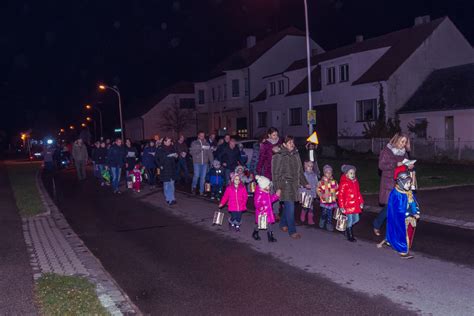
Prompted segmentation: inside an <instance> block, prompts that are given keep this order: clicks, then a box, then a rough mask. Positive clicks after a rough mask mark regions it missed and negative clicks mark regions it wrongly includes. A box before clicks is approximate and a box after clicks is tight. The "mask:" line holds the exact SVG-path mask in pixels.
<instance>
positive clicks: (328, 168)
mask: <svg viewBox="0 0 474 316" xmlns="http://www.w3.org/2000/svg"><path fill="white" fill-rule="evenodd" d="M326 170H327V171H331V172H332V167H331V166H330V165H324V167H323V173H325V172H326Z"/></svg>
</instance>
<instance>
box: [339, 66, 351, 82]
mask: <svg viewBox="0 0 474 316" xmlns="http://www.w3.org/2000/svg"><path fill="white" fill-rule="evenodd" d="M339 80H340V81H341V82H344V81H349V64H344V65H341V66H339Z"/></svg>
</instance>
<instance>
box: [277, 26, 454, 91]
mask: <svg viewBox="0 0 474 316" xmlns="http://www.w3.org/2000/svg"><path fill="white" fill-rule="evenodd" d="M445 19H446V17H443V18H439V19H436V20H433V21H432V22H430V23H426V24H421V25H417V26H413V27H409V28H406V29H403V30H399V31H396V32H392V33H388V34H385V35H382V36H379V37H374V38H370V39H367V40H365V41H362V42H358V43H353V44H351V45H347V46H343V47H340V48H336V49H333V50H330V51H327V52H325V53H322V54H318V55H315V56H313V57H312V58H311V64H312V65H316V64H318V63H320V62H323V61H326V60H331V59H335V58H339V57H342V56H346V55H350V54H355V53H360V52H364V51H368V50H373V49H378V48H383V47H390V48H389V49H388V51H387V52H386V53H385V54H384V55H383V56H382V57H381V58H380V59H379V60H378V61H377V62H376V63H375V64H374V65H372V67H371V68H369V70H368V71H367V72H366V73H364V74H363V75H362V76H361V77H360V78H359V79H357V80H356V81H355V82H354V83H353V85H357V84H362V83H369V82H375V81H383V80H387V79H388V78H389V77H390V76H391V75H392V74H393V73H394V72H395V71H396V70H397V69H398V67H400V65H402V64H403V63H404V62H405V60H406V59H408V57H410V55H411V54H412V53H413V52H415V51H416V49H417V48H418V47H419V46H420V45H421V43H423V41H424V40H426V38H428V37H429V36H430V35H431V33H432V32H433V31H434V30H435V29H436V28H437V27H438V26H439V25H440V24H441V23H442V22H443V21H444V20H445ZM304 67H306V59H301V60H297V61H295V62H294V63H293V64H291V65H290V66H289V67H288V68H287V69H286V70H285V71H286V72H287V71H292V70H297V69H301V68H304Z"/></svg>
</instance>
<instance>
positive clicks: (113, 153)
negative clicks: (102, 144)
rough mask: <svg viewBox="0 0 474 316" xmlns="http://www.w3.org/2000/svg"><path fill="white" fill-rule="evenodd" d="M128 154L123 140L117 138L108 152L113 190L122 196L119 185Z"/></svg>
mask: <svg viewBox="0 0 474 316" xmlns="http://www.w3.org/2000/svg"><path fill="white" fill-rule="evenodd" d="M125 157H126V152H125V148H124V147H123V145H122V139H121V138H117V139H116V140H115V142H114V143H113V144H112V145H111V146H110V148H109V150H108V152H107V164H108V166H109V168H110V173H111V174H112V189H113V191H114V193H115V194H120V193H121V192H120V190H119V184H120V176H121V174H122V168H123V167H124V166H125Z"/></svg>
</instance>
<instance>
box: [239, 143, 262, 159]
mask: <svg viewBox="0 0 474 316" xmlns="http://www.w3.org/2000/svg"><path fill="white" fill-rule="evenodd" d="M257 142H258V140H256V139H243V140H238V141H237V146H240V144H242V145H243V146H244V151H245V154H247V157H248V159H249V160H250V159H252V153H253V146H254V145H255V143H257Z"/></svg>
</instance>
